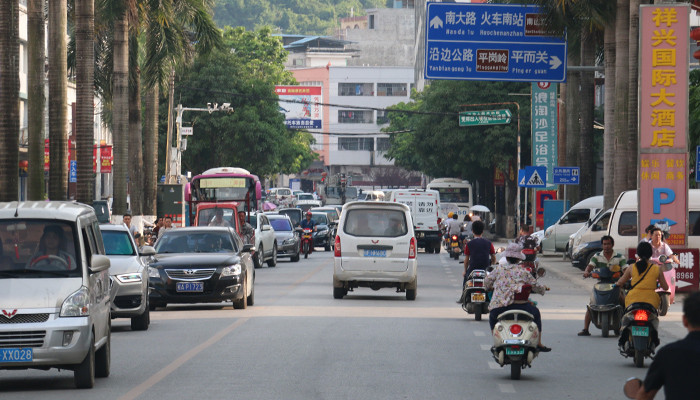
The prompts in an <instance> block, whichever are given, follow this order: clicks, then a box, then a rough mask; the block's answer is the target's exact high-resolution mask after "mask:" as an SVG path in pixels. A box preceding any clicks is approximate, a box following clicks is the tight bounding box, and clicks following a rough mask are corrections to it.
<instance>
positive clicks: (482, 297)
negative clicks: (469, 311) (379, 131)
mask: <svg viewBox="0 0 700 400" xmlns="http://www.w3.org/2000/svg"><path fill="white" fill-rule="evenodd" d="M472 301H474V302H477V301H478V302H484V301H486V295H485V294H483V293H472Z"/></svg>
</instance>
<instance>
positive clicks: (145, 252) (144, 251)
mask: <svg viewBox="0 0 700 400" xmlns="http://www.w3.org/2000/svg"><path fill="white" fill-rule="evenodd" d="M139 253H141V254H140V255H141V256H154V255H155V254H156V249H154V248H153V246H143V247H141V251H140V252H139Z"/></svg>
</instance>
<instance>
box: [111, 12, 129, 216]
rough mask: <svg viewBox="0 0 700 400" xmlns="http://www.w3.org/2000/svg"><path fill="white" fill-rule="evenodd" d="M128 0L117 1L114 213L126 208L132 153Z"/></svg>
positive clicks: (114, 95)
mask: <svg viewBox="0 0 700 400" xmlns="http://www.w3.org/2000/svg"><path fill="white" fill-rule="evenodd" d="M126 1H127V0H123V1H117V2H116V3H115V8H114V11H115V13H114V15H115V17H116V18H115V19H114V31H113V32H114V38H113V41H112V49H113V60H112V61H113V63H114V64H113V68H112V82H113V88H112V95H113V97H112V137H113V141H114V167H113V170H112V171H113V177H114V181H113V185H114V201H113V203H112V209H113V212H114V214H117V215H122V214H124V213H125V212H126V211H127V204H126V196H127V182H126V179H127V170H128V164H127V163H128V154H129V141H128V138H129V32H128V29H129V21H128V17H127V9H126Z"/></svg>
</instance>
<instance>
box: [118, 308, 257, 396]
mask: <svg viewBox="0 0 700 400" xmlns="http://www.w3.org/2000/svg"><path fill="white" fill-rule="evenodd" d="M249 319H250V318H241V319H239V320H237V321H236V322H234V323H232V324H231V325H229V326H227V327H226V328H224V329H222V330H220V331H219V332H218V333H217V334H215V335H214V336H212V337H210V338H209V340H207V341H206V342H204V343H202V344H200V345H199V346H197V347H194V348H192V349H190V350H189V351H188V352H187V353H185V354H183V355H181V356H180V357H178V358H176V359H175V361H173V362H171V363H170V364H168V365H166V366H165V367H163V369H161V370H160V371H158V372H156V373H155V374H153V375H151V377H150V378H148V379H146V380H145V381H144V382H143V383H142V384H140V385H138V386H136V387H134V388H133V389H131V390H129V391H128V392H127V393H126V394H125V395H124V396H122V397H120V398H119V400H133V399H135V398H137V397H139V396H141V395H142V394H143V393H144V392H146V391H147V390H148V389H150V388H152V387H153V386H155V384H157V383H158V382H160V381H162V380H163V379H164V378H166V377H167V376H168V375H170V374H171V373H173V372H174V371H175V370H177V369H178V368H180V367H181V366H182V365H184V364H185V363H186V362H187V361H189V360H191V359H192V358H194V357H195V356H196V355H198V354H199V353H201V352H202V351H204V350H206V349H207V348H209V347H211V346H212V345H214V344H216V343H217V342H218V341H219V340H221V339H223V338H224V337H225V336H226V335H228V334H230V333H231V332H233V331H234V330H235V329H236V328H238V327H239V326H241V325H243V324H245V323H246V322H247V321H248V320H249Z"/></svg>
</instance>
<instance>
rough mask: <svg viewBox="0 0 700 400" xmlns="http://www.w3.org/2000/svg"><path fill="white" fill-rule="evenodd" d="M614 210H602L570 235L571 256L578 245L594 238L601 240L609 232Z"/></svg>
mask: <svg viewBox="0 0 700 400" xmlns="http://www.w3.org/2000/svg"><path fill="white" fill-rule="evenodd" d="M612 210H613V209H612V208H609V209H607V210H605V211H603V210H600V211H599V212H598V214H596V216H595V217H593V219H592V220H590V221H588V222H586V223H585V224H583V226H582V227H581V228H579V230H577V231H576V233H574V234H572V235H571V236H570V237H569V247H568V249H567V250H568V256H569V258H571V254H573V253H574V251H575V250H576V248H577V247H578V246H580V245H582V244H585V243H588V242H592V241H594V240H600V238H602V237H603V236H604V235H606V234H607V233H608V224H609V223H610V215H611V214H612Z"/></svg>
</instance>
